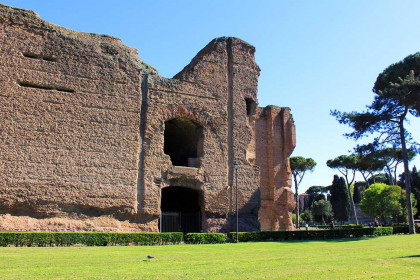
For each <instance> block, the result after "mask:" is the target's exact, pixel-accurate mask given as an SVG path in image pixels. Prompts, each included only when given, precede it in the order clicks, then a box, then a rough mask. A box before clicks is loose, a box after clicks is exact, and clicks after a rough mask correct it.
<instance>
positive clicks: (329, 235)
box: [230, 227, 393, 242]
mask: <svg viewBox="0 0 420 280" xmlns="http://www.w3.org/2000/svg"><path fill="white" fill-rule="evenodd" d="M392 232H393V231H392V227H377V228H350V229H344V228H342V229H332V230H310V231H303V230H302V231H254V232H239V233H238V238H239V242H249V241H254V242H256V241H283V240H313V239H335V238H346V237H362V236H381V235H390V234H392ZM230 236H231V238H232V240H233V241H234V242H236V233H234V232H231V233H230Z"/></svg>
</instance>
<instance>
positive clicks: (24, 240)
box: [0, 232, 183, 247]
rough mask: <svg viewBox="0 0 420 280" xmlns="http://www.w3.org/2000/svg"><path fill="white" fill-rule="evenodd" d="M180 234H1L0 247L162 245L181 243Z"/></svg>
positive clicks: (181, 235)
mask: <svg viewBox="0 0 420 280" xmlns="http://www.w3.org/2000/svg"><path fill="white" fill-rule="evenodd" d="M182 237H183V234H182V232H167V233H115V232H100V233H99V232H98V233H97V232H1V233H0V246H8V245H14V246H40V247H43V246H72V245H76V244H80V245H87V246H107V245H114V246H116V245H164V244H179V243H181V242H182Z"/></svg>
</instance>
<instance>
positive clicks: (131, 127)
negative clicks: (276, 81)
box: [0, 5, 295, 232]
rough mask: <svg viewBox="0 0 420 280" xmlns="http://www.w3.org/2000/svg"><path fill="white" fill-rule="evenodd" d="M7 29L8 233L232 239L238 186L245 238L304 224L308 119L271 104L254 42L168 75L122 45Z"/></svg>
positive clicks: (2, 143)
mask: <svg viewBox="0 0 420 280" xmlns="http://www.w3.org/2000/svg"><path fill="white" fill-rule="evenodd" d="M0 25H1V29H0V231H4V230H18V231H19V230H21V231H22V230H23V231H29V230H52V231H81V230H87V231H159V230H161V231H174V230H181V231H207V232H227V231H230V230H233V229H234V225H235V223H236V220H235V201H236V197H235V194H236V189H235V188H236V181H237V186H238V191H239V196H238V201H239V227H240V228H239V229H240V230H241V231H251V230H290V229H293V224H292V220H291V211H292V209H293V208H294V199H293V193H292V191H291V189H290V184H291V182H290V167H289V156H290V154H291V153H292V151H293V149H294V146H295V128H294V123H293V119H292V116H291V114H290V109H289V108H280V107H276V106H267V107H265V108H260V107H257V104H258V101H257V84H258V76H259V72H260V69H259V67H258V66H257V64H256V63H255V58H254V52H255V48H254V47H253V46H251V45H249V44H248V43H246V42H244V41H242V40H240V39H237V38H230V37H229V38H227V37H223V38H217V39H214V40H213V41H211V42H210V43H209V44H208V45H207V46H206V47H205V48H204V49H202V50H201V51H200V52H199V53H198V54H197V55H196V56H195V57H194V58H193V59H192V61H191V63H190V64H189V65H187V66H186V67H185V68H184V69H183V70H182V71H181V72H179V73H178V74H177V75H175V76H174V77H173V78H172V79H167V78H164V77H161V76H160V75H159V74H158V73H157V71H156V70H155V69H154V68H152V67H150V66H149V65H147V64H145V63H144V62H143V61H142V60H140V59H139V58H138V56H137V51H136V50H135V49H133V48H130V47H127V46H125V45H124V44H123V43H122V42H121V41H120V40H119V39H117V38H113V37H109V36H104V35H97V34H87V33H81V32H76V31H72V30H68V29H65V28H63V27H59V26H56V25H53V24H50V23H48V22H45V21H43V20H42V19H40V18H39V16H38V15H37V14H35V13H34V12H32V11H27V10H22V9H16V8H11V7H8V6H4V5H0ZM235 163H236V164H238V169H237V170H236V169H235V166H234V164H235ZM236 174H237V177H236Z"/></svg>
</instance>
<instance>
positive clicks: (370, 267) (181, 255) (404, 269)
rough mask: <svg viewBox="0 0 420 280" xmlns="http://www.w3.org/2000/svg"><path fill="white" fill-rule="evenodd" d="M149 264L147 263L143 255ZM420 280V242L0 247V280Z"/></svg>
mask: <svg viewBox="0 0 420 280" xmlns="http://www.w3.org/2000/svg"><path fill="white" fill-rule="evenodd" d="M148 255H153V256H154V257H155V258H153V259H150V260H148V259H147V256H148ZM368 278H369V279H371V278H376V279H420V235H394V236H384V237H376V238H361V239H340V240H329V241H291V242H257V243H240V244H219V245H169V246H144V247H134V246H133V247H64V248H63V247H52V248H50V247H46V248H25V247H23V248H15V247H8V248H0V279H368Z"/></svg>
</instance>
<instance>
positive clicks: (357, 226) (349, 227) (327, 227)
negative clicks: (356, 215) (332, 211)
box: [316, 224, 364, 229]
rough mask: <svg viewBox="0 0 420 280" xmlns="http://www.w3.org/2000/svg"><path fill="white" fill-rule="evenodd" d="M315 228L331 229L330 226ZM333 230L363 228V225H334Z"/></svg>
mask: <svg viewBox="0 0 420 280" xmlns="http://www.w3.org/2000/svg"><path fill="white" fill-rule="evenodd" d="M316 227H317V228H320V229H330V228H331V225H318V226H316ZM334 228H335V229H341V228H345V229H354V228H364V225H354V224H349V225H335V226H334Z"/></svg>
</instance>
